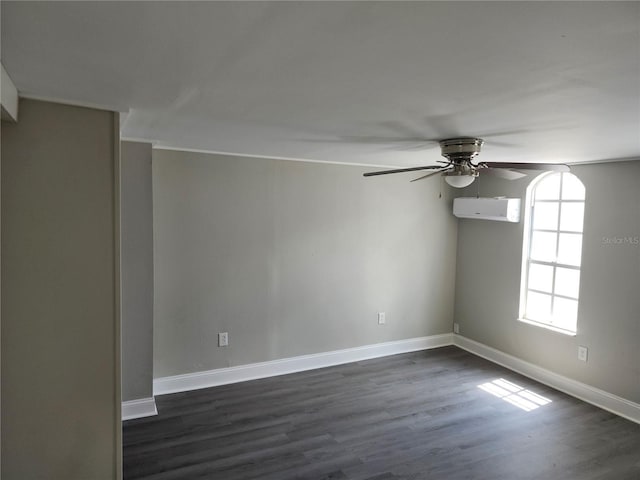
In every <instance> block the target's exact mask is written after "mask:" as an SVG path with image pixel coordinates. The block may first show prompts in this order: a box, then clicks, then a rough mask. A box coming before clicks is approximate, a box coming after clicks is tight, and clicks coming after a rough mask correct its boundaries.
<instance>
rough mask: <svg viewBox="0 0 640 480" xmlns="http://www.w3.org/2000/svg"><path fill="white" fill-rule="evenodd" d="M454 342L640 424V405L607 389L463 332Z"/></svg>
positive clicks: (469, 350) (454, 337) (458, 345)
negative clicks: (565, 375)
mask: <svg viewBox="0 0 640 480" xmlns="http://www.w3.org/2000/svg"><path fill="white" fill-rule="evenodd" d="M453 344H454V345H456V346H457V347H460V348H462V349H464V350H467V351H468V352H471V353H473V354H474V355H477V356H479V357H482V358H485V359H487V360H489V361H491V362H493V363H497V364H498V365H502V366H503V367H506V368H508V369H509V370H513V371H514V372H517V373H520V374H522V375H524V376H525V377H529V378H532V379H534V380H537V381H538V382H540V383H543V384H545V385H548V386H549V387H552V388H555V389H556V390H560V391H561V392H564V393H566V394H568V395H571V396H573V397H576V398H579V399H580V400H583V401H585V402H587V403H590V404H592V405H595V406H596V407H600V408H602V409H604V410H607V411H609V412H611V413H615V414H616V415H619V416H621V417H624V418H626V419H628V420H631V421H632V422H636V423H640V404H637V403H634V402H631V401H629V400H626V399H624V398H622V397H618V396H617V395H613V394H611V393H608V392H605V391H604V390H600V389H598V388H595V387H592V386H590V385H587V384H585V383H582V382H578V381H577V380H572V379H570V378H568V377H564V376H562V375H559V374H557V373H554V372H552V371H550V370H547V369H545V368H542V367H539V366H537V365H534V364H533V363H529V362H526V361H524V360H521V359H519V358H517V357H514V356H512V355H509V354H507V353H504V352H501V351H500V350H496V349H495V348H491V347H489V346H487V345H484V344H482V343H479V342H476V341H474V340H471V339H469V338H466V337H463V336H462V335H453Z"/></svg>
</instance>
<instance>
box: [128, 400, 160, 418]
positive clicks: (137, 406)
mask: <svg viewBox="0 0 640 480" xmlns="http://www.w3.org/2000/svg"><path fill="white" fill-rule="evenodd" d="M157 414H158V409H157V408H156V400H155V398H153V397H150V398H139V399H137V400H128V401H126V402H122V420H133V419H134V418H143V417H152V416H153V415H157Z"/></svg>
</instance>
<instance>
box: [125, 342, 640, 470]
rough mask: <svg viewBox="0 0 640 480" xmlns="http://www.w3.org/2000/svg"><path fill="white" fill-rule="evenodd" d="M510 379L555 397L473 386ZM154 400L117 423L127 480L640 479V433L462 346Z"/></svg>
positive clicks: (629, 423)
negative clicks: (147, 411)
mask: <svg viewBox="0 0 640 480" xmlns="http://www.w3.org/2000/svg"><path fill="white" fill-rule="evenodd" d="M500 379H502V380H500ZM495 381H497V383H493V384H492V383H491V382H495ZM503 381H507V382H511V383H510V384H505V383H500V382H503ZM511 384H513V385H515V386H513V387H512V388H513V389H517V388H522V389H526V390H527V391H528V392H532V393H533V394H535V395H540V396H541V397H544V398H546V399H548V400H550V403H547V404H544V405H534V406H536V407H537V408H535V409H533V410H531V411H525V410H522V409H521V408H518V406H516V405H514V404H513V403H508V402H507V401H505V400H504V399H503V398H498V397H497V396H494V395H492V394H491V393H489V392H488V391H486V389H485V390H483V389H481V388H479V386H480V385H484V386H486V385H489V389H491V388H495V386H496V385H511ZM491 385H494V387H491ZM520 391H522V390H520ZM513 395H516V396H517V398H516V397H513ZM524 395H525V396H519V394H515V393H512V396H511V397H509V398H510V399H511V400H512V401H516V400H517V401H518V402H522V398H525V397H526V395H529V393H527V394H524ZM528 398H538V397H528ZM156 403H157V406H158V412H159V414H158V416H156V417H149V418H143V419H136V420H131V421H127V422H124V427H123V444H124V451H123V464H124V478H125V479H126V480H152V479H153V480H173V479H180V480H189V479H196V478H198V479H220V480H250V479H261V480H288V479H309V480H320V479H336V480H345V479H346V480H400V479H402V480H421V479H429V480H433V479H455V480H459V479H465V478H473V479H491V480H499V479H505V480H507V479H508V480H518V479H522V480H529V479H530V480H534V479H535V480H537V479H551V480H561V479H580V480H605V479H615V480H627V479H628V480H631V479H633V480H638V479H640V425H637V424H634V423H632V422H629V421H627V420H624V419H622V418H620V417H617V416H615V415H613V414H611V413H608V412H605V411H603V410H600V409H598V408H596V407H593V406H591V405H588V404H586V403H584V402H581V401H579V400H577V399H574V398H572V397H569V396H567V395H565V394H563V393H560V392H558V391H555V390H553V389H551V388H549V387H547V386H544V385H541V384H538V383H536V382H534V381H532V380H529V379H527V378H525V377H522V376H520V375H517V374H515V373H513V372H511V371H509V370H506V369H504V368H502V367H500V366H498V365H495V364H493V363H490V362H488V361H486V360H484V359H481V358H479V357H476V356H474V355H471V354H470V353H468V352H465V351H463V350H460V349H458V348H456V347H444V348H439V349H435V350H429V351H424V352H415V353H409V354H403V355H395V356H392V357H385V358H378V359H373V360H367V361H363V362H356V363H351V364H346V365H340V366H336V367H329V368H325V369H319V370H313V371H309V372H301V373H296V374H291V375H283V376H280V377H274V378H268V379H261V380H255V381H251V382H244V383H239V384H234V385H225V386H221V387H215V388H209V389H203V390H198V391H193V392H182V393H176V394H171V395H163V396H159V397H156ZM516 403H517V402H516Z"/></svg>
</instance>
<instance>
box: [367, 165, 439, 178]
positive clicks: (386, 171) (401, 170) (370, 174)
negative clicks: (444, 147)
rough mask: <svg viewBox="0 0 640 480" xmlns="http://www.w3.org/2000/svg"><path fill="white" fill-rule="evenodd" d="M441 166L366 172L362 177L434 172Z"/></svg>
mask: <svg viewBox="0 0 640 480" xmlns="http://www.w3.org/2000/svg"><path fill="white" fill-rule="evenodd" d="M441 168H442V165H428V166H426V167H410V168H396V169H394V170H382V171H380V172H367V173H364V174H363V175H364V176H365V177H375V176H376V175H388V174H390V173H403V172H415V171H418V170H434V169H441Z"/></svg>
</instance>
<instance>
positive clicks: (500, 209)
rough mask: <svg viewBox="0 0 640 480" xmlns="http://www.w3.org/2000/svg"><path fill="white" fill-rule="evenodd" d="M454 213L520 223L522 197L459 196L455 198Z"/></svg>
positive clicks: (460, 216)
mask: <svg viewBox="0 0 640 480" xmlns="http://www.w3.org/2000/svg"><path fill="white" fill-rule="evenodd" d="M453 214H454V215H455V216H456V217H459V218H479V219H482V220H496V221H498V222H514V223H518V222H519V221H520V199H519V198H506V197H494V198H478V197H459V198H455V199H454V200H453Z"/></svg>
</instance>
